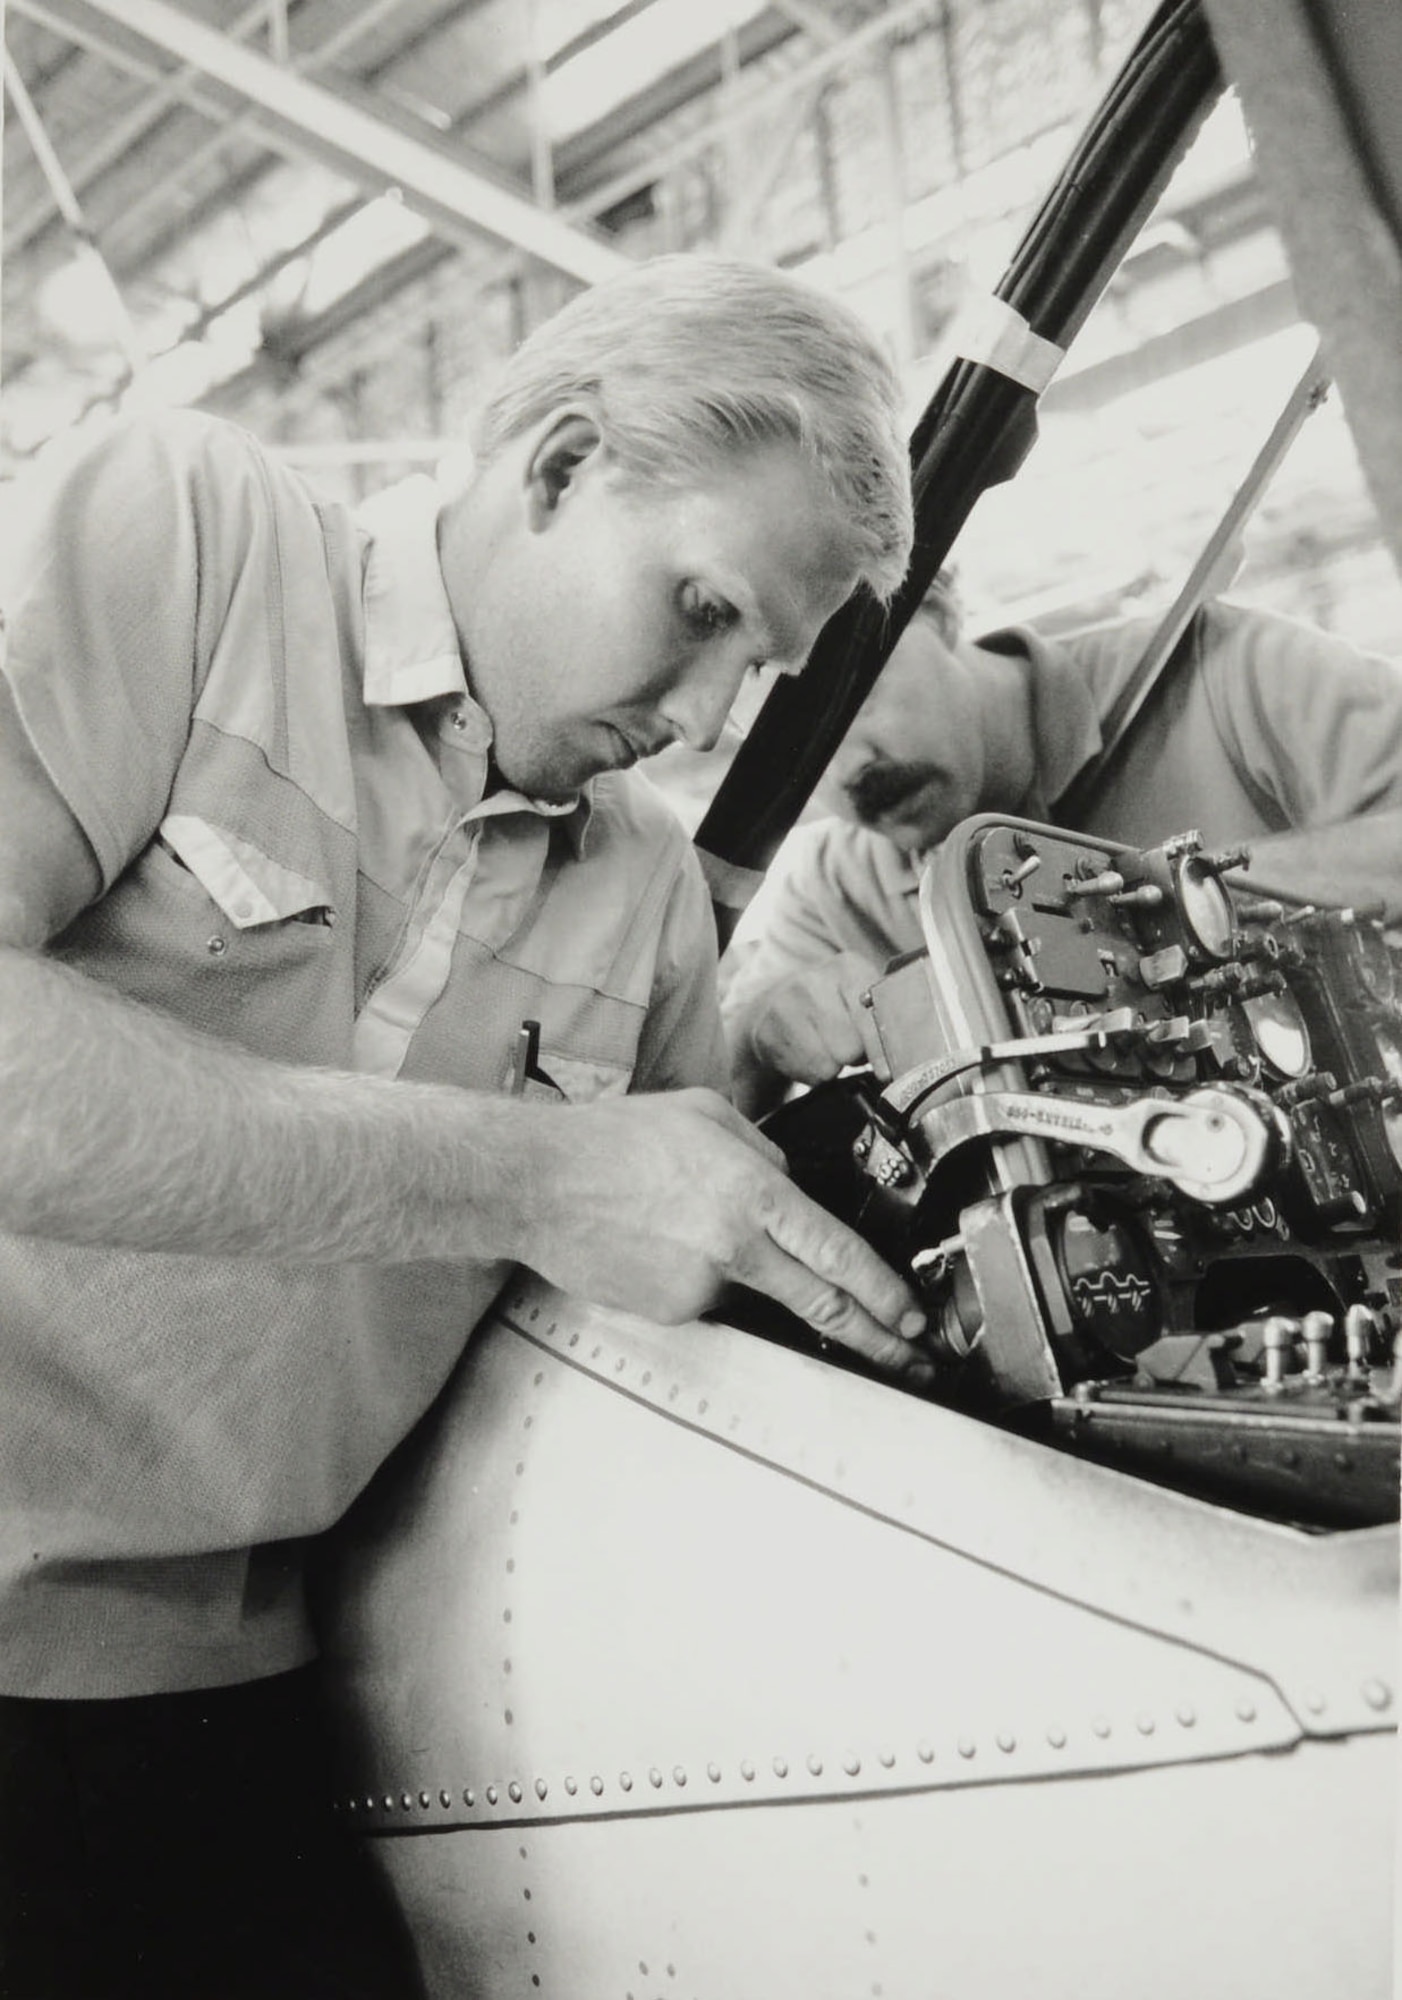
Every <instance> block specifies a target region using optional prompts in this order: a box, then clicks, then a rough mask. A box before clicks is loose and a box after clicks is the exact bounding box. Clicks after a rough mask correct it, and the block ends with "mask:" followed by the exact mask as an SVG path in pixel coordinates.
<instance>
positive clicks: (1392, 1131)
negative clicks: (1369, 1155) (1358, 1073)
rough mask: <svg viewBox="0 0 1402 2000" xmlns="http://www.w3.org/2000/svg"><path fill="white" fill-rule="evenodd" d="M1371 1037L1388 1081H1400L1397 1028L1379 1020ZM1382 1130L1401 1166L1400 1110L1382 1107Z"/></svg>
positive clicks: (1400, 1048)
mask: <svg viewBox="0 0 1402 2000" xmlns="http://www.w3.org/2000/svg"><path fill="white" fill-rule="evenodd" d="M1373 1038H1374V1040H1375V1041H1376V1042H1377V1045H1378V1056H1379V1058H1380V1060H1381V1062H1382V1066H1383V1073H1384V1075H1385V1076H1386V1077H1387V1079H1388V1082H1389V1083H1402V1037H1399V1034H1398V1030H1397V1029H1396V1028H1394V1027H1392V1026H1390V1025H1389V1024H1387V1023H1386V1022H1381V1021H1380V1022H1378V1023H1377V1025H1376V1026H1375V1027H1374V1029H1373ZM1383 1131H1384V1132H1385V1133H1386V1134H1387V1145H1388V1151H1389V1152H1390V1153H1391V1154H1392V1157H1393V1159H1394V1160H1396V1162H1397V1164H1398V1166H1400V1167H1402V1112H1399V1111H1397V1110H1396V1109H1395V1108H1394V1107H1393V1106H1391V1105H1387V1106H1384V1109H1383Z"/></svg>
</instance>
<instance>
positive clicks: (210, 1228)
mask: <svg viewBox="0 0 1402 2000" xmlns="http://www.w3.org/2000/svg"><path fill="white" fill-rule="evenodd" d="M528 1109H531V1110H534V1109H536V1107H525V1106H521V1105H517V1104H513V1103H511V1102H509V1101H508V1100H503V1099H497V1098H493V1097H489V1096H477V1095H474V1094H471V1093H469V1092H467V1091H462V1090H456V1089H453V1088H451V1087H450V1086H439V1085H432V1084H407V1083H387V1082H385V1081H384V1080H382V1079H380V1078H376V1077H366V1076H359V1075H356V1074H354V1073H340V1072H335V1071H325V1070H315V1069H306V1068H291V1067H287V1066H284V1065H281V1064H277V1063H273V1062H269V1061H266V1060H264V1059H262V1058H260V1057H256V1056H253V1055H249V1054H247V1053H246V1052H245V1051H243V1050H241V1049H239V1048H236V1047H233V1046H231V1045H230V1044H228V1043H226V1042H222V1041H218V1040H215V1039H213V1038H210V1037H205V1036H201V1035H198V1034H197V1033H195V1032H193V1031H192V1030H190V1029H187V1028H186V1027H185V1026H184V1025H183V1024H181V1023H179V1022H177V1021H174V1020H172V1019H169V1018H168V1017H166V1016H163V1015H161V1014H158V1013H156V1012H154V1011H153V1010H151V1009H149V1008H146V1007H144V1006H142V1005H139V1004H137V1003H134V1002H131V1001H128V1000H126V999H125V998H124V997H123V996H121V995H118V994H114V993H111V992H109V991H107V990H106V989H104V988H102V987H100V986H98V985H97V984H96V983H95V982H93V981H91V980H89V979H87V978H86V977H84V976H83V975H82V974H79V973H75V972H72V971H70V970H69V969H68V968H67V967H65V966H61V965H57V964H54V963H53V962H51V961H49V960H46V959H43V958H40V957H35V956H31V955H29V954H27V953H24V952H21V951H16V950H13V949H0V1226H4V1227H7V1228H9V1229H11V1230H14V1231H17V1232H19V1233H21V1234H27V1235H38V1236H47V1237H52V1238H56V1239H58V1240H61V1241H66V1242H72V1243H102V1244H108V1245H111V1246H114V1247H122V1248H127V1249H140V1250H171V1251H193V1252H199V1253H203V1254H206V1255H226V1256H260V1257H271V1258H278V1259H293V1260H305V1261H313V1262H324V1261H340V1260H348V1259H362V1258H363V1259H367V1260H373V1261H400V1260H404V1259H410V1258H418V1257H476V1258H483V1259H492V1258H497V1257H514V1256H516V1255H517V1254H518V1252H519V1248H520V1231H519V1226H518V1225H517V1224H516V1223H515V1220H514V1218H513V1216H512V1213H511V1211H512V1208H513V1206H515V1207H517V1208H519V1207H520V1205H521V1197H522V1195H523V1193H524V1190H523V1189H522V1187H521V1186H520V1185H519V1183H520V1182H521V1180H522V1179H523V1177H525V1176H527V1175H528V1174H529V1172H530V1167H529V1160H530V1154H531V1146H530V1143H529V1142H530V1138H531V1133H530V1129H529V1128H530V1126H531V1123H532V1121H531V1120H530V1119H529V1118H528V1117H525V1118H523V1117H522V1115H521V1114H522V1113H523V1112H526V1111H527V1110H528Z"/></svg>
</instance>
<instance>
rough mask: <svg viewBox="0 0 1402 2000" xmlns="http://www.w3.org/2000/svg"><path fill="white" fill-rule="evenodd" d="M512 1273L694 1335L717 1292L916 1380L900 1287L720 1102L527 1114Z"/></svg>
mask: <svg viewBox="0 0 1402 2000" xmlns="http://www.w3.org/2000/svg"><path fill="white" fill-rule="evenodd" d="M539 1116H540V1121H541V1122H540V1124H539V1126H538V1128H537V1130H536V1132H535V1134H534V1139H535V1141H536V1144H537V1147H539V1148H540V1149H541V1150H540V1151H539V1152H538V1153H537V1158H538V1161H539V1170H538V1171H537V1173H536V1174H535V1176H534V1177H533V1180H534V1184H533V1186H532V1188H531V1189H530V1191H529V1193H528V1195H527V1199H526V1201H525V1204H524V1206H525V1208H526V1209H527V1210H529V1211H530V1213H529V1217H528V1222H527V1228H526V1232H525V1235H524V1239H523V1242H522V1244H521V1247H520V1249H519V1252H518V1257H519V1261H520V1262H521V1263H523V1264H527V1265H529V1266H530V1268H531V1269H532V1270H534V1271H539V1272H540V1274H541V1275H542V1277H545V1278H548V1279H549V1280H550V1281H551V1282H552V1283H554V1284H557V1285H560V1286H561V1287H562V1288H563V1289H565V1290H568V1291H572V1292H576V1293H578V1294H580V1295H581V1296H582V1297H584V1298H587V1299H591V1300H593V1301H594V1302H595V1303H596V1304H598V1305H606V1306H619V1307H622V1308H623V1309H624V1310H626V1311H629V1312H636V1313H640V1314H644V1315H645V1316H646V1317H648V1318H650V1319H656V1320H662V1321H666V1322H676V1321H680V1320H686V1319H694V1318H695V1317H696V1316H697V1314H698V1313H701V1312H703V1311H705V1309H706V1308H707V1307H708V1306H710V1305H712V1304H714V1302H715V1300H716V1298H717V1296H718V1295H719V1293H720V1291H721V1289H722V1287H723V1286H724V1285H725V1284H726V1283H727V1281H730V1280H736V1281H739V1282H740V1283H743V1284H746V1285H749V1286H752V1287H753V1288H754V1289H755V1290H756V1291H761V1292H765V1293H767V1294H768V1295H769V1296H770V1297H771V1298H774V1299H778V1300H779V1302H780V1303H781V1304H782V1305H785V1306H787V1307H788V1308H789V1310H790V1311H791V1312H794V1313H796V1314H797V1315H798V1317H799V1318H800V1319H802V1320H805V1321H806V1322H807V1324H808V1325H809V1326H811V1327H812V1328H813V1329H814V1331H815V1332H816V1333H819V1334H822V1335H824V1336H825V1337H827V1338H828V1339H831V1340H836V1341H840V1342H841V1343H842V1344H843V1345H844V1346H846V1347H850V1348H853V1349H854V1350H855V1351H856V1352H857V1353H859V1354H863V1355H865V1356H866V1357H867V1358H868V1359H869V1360H871V1361H874V1362H876V1363H878V1365H880V1366H882V1367H885V1368H889V1369H891V1370H892V1371H913V1372H917V1373H918V1372H923V1370H924V1368H925V1366H926V1361H925V1357H924V1356H923V1354H922V1353H921V1352H920V1350H918V1349H916V1348H915V1347H913V1346H912V1344H911V1340H912V1336H914V1335H916V1334H918V1333H919V1332H920V1331H921V1330H922V1328H923V1325H924V1315H923V1313H921V1311H920V1309H919V1307H918V1305H917V1304H916V1300H915V1297H914V1295H913V1294H912V1292H911V1291H910V1289H909V1287H908V1286H907V1285H906V1284H905V1283H904V1282H903V1281H902V1280H901V1279H900V1278H898V1277H897V1276H896V1275H895V1273H894V1272H893V1271H891V1270H889V1269H888V1268H887V1266H886V1265H885V1264H883V1263H882V1261H881V1259H880V1258H879V1257H878V1256H877V1255H876V1253H875V1252H874V1251H873V1250H871V1249H869V1248H868V1246H867V1245H866V1244H865V1243H864V1242H863V1241H862V1239H861V1238H860V1237H859V1236H857V1235H855V1234H854V1233H853V1232H852V1231H851V1230H849V1229H847V1228H846V1227H845V1226H844V1225H843V1224H841V1223H839V1222H837V1221H835V1220H834V1218H833V1217H832V1216H830V1215H828V1214H827V1213H826V1211H825V1210H823V1209H821V1208H819V1207H818V1206H817V1204H816V1203H814V1202H812V1201H810V1200H809V1199H808V1197H807V1196H806V1195H804V1194H801V1193H800V1192H799V1190H798V1189H797V1188H796V1187H794V1186H793V1184H792V1183H791V1182H790V1181H789V1180H788V1178H787V1176H786V1173H785V1169H784V1162H783V1156H782V1154H780V1152H779V1151H778V1148H777V1147H775V1146H772V1145H771V1144H770V1143H769V1141H768V1140H767V1139H765V1138H764V1137H763V1136H762V1135H761V1134H760V1133H759V1132H757V1131H756V1130H755V1129H754V1127H753V1126H752V1125H750V1124H748V1123H747V1122H746V1120H745V1119H743V1118H742V1117H741V1116H740V1115H739V1113H738V1112H736V1111H735V1110H733V1109H732V1107H731V1106H730V1105H729V1104H727V1103H726V1101H725V1099H724V1098H723V1097H719V1096H717V1095H716V1093H715V1092H713V1091H709V1090H681V1091H675V1092H669V1093H666V1094H664V1095H659V1096H655V1097H649V1096H640V1097H627V1098H616V1099H610V1100H608V1101H607V1102H603V1103H598V1104H590V1105H582V1106H579V1107H576V1108H570V1109H566V1110H556V1109H554V1108H549V1109H546V1108H544V1107H542V1108H541V1111H540V1114H539Z"/></svg>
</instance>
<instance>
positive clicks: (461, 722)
mask: <svg viewBox="0 0 1402 2000" xmlns="http://www.w3.org/2000/svg"><path fill="white" fill-rule="evenodd" d="M448 720H449V722H451V723H452V725H453V727H454V729H466V727H467V715H466V712H465V711H464V710H463V709H461V708H455V709H454V710H453V712H452V714H451V715H450V716H449V717H448Z"/></svg>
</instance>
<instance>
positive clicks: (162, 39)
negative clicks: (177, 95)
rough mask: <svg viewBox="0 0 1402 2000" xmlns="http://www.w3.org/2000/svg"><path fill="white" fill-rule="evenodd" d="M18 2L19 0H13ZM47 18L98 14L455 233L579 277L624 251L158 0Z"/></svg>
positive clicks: (292, 147) (116, 1)
mask: <svg viewBox="0 0 1402 2000" xmlns="http://www.w3.org/2000/svg"><path fill="white" fill-rule="evenodd" d="M15 4H16V6H17V8H18V10H19V11H24V0H15ZM44 14H45V17H46V20H47V22H48V24H50V25H54V26H59V27H60V28H62V27H66V26H68V25H71V26H72V27H73V28H74V29H75V30H79V31H81V30H82V29H83V28H84V27H85V26H87V25H89V24H90V23H91V22H92V21H93V20H94V19H96V20H99V21H106V22H108V23H111V24H112V25H114V26H116V27H118V28H121V29H124V30H125V31H126V32H127V33H129V34H132V35H135V36H137V37H138V38H139V39H140V40H141V41H143V42H145V43H147V44H149V45H150V46H152V47H154V48H157V49H159V50H160V51H162V53H163V54H165V55H166V56H169V57H173V58H174V59H175V61H176V62H178V63H182V64H185V65H187V66H189V67H190V68H191V69H194V70H197V71H199V72H200V74H202V75H203V76H205V77H207V78H208V79H209V80H210V81H211V82H212V83H214V84H216V85H217V86H219V88H220V89H221V90H223V91H224V92H226V93H227V94H228V95H229V96H230V97H232V98H233V99H234V100H235V101H236V102H238V103H240V104H242V105H246V106H248V107H250V108H252V109H254V110H256V112H257V113H258V117H259V125H260V136H263V137H265V138H266V141H267V143H268V144H269V145H271V146H273V147H275V148H280V147H282V146H285V147H287V149H288V150H289V151H291V152H292V153H293V156H294V157H304V156H306V155H307V154H309V153H310V154H313V155H315V156H317V157H319V158H321V159H322V160H324V161H325V162H326V163H327V164H328V165H330V166H332V167H333V168H335V169H336V170H337V171H338V172H341V173H344V174H345V175H346V176H347V177H348V178H349V179H351V180H353V181H354V182H356V183H357V184H358V185H360V186H362V187H368V188H370V189H372V190H373V191H374V192H377V193H378V192H382V191H383V190H385V189H387V188H390V187H396V188H398V189H399V190H400V191H401V192H402V194H403V196H404V200H405V202H406V204H407V205H408V206H409V207H411V208H412V209H414V210H415V211H416V212H417V213H418V214H420V215H422V216H423V217H424V218H425V220H426V221H428V222H429V223H430V224H431V226H432V227H433V228H434V229H435V230H437V231H439V232H440V233H441V234H443V235H445V236H448V237H450V238H451V239H452V240H455V241H459V242H460V241H463V240H464V238H480V237H481V236H483V235H486V236H490V237H492V238H494V239H495V240H497V241H498V242H501V243H506V244H509V245H511V246H512V247H513V248H515V249H518V250H523V251H525V252H526V253H527V254H528V255H530V256H532V257H535V258H538V259H539V260H540V261H541V262H542V263H545V264H549V265H551V266H553V267H554V268H556V269H558V270H561V271H565V272H567V273H568V274H569V275H570V276H571V277H575V278H579V279H581V280H582V281H583V282H584V283H585V284H594V283H597V282H598V281H599V280H600V279H602V278H605V277H608V276H610V275H611V274H612V273H613V272H615V271H618V270H621V269H622V268H624V267H625V265H626V264H627V262H628V259H627V258H625V257H624V256H623V255H622V254H621V253H620V252H619V251H617V250H615V249H614V248H613V247H612V246H611V245H609V244H608V243H606V242H604V241H602V240H601V239H600V238H598V237H596V236H595V235H593V234H592V233H590V232H589V231H588V230H586V229H583V228H580V227H579V226H578V225H576V224H573V223H570V222H567V221H565V220H563V219H562V218H561V217H560V216H559V215H558V214H555V213H551V212H548V211H546V210H544V209H541V208H539V207H537V206H536V205H535V204H534V203H533V202H532V201H531V200H530V199H529V198H528V197H527V196H526V195H524V194H518V193H515V192H514V191H513V190H511V189H509V188H506V187H502V186H500V185H498V184H497V183H496V182H495V181H493V180H491V179H489V178H488V177H487V175H486V174H484V173H481V172H479V171H477V170H475V169H474V168H472V167H470V166H467V165H465V164H464V163H463V161H462V160H461V159H460V158H459V157H456V156H454V155H453V154H451V153H449V152H447V151H446V150H444V149H442V148H439V147H437V146H433V145H430V144H428V143H427V142H426V141H424V140H422V139H418V138H415V137H413V136H411V135H410V134H408V133H405V132H402V131H400V130H398V129H397V128H396V127H395V126H393V125H391V124H390V123H388V122H387V121H386V120H385V119H383V118H381V117H378V116H376V114H375V113H374V112H372V111H370V110H368V109H366V108H365V107H363V106H361V105H359V104H356V103H354V102H352V101H351V100H350V99H349V98H347V96H346V95H345V94H344V91H343V90H341V91H338V92H337V93H335V94H333V93H332V92H331V91H329V90H326V89H324V88H323V87H322V86H321V85H319V84H316V83H313V82H311V81H309V80H308V79H307V78H305V77H302V76H299V75H297V74H295V73H294V72H293V71H292V70H290V69H286V68H283V67H281V66H279V65H278V64H277V63H275V62H271V61H269V60H268V58H267V57H265V56H262V55H259V54H257V53H256V52H255V51H253V50H251V49H247V48H243V47H241V46H240V45H239V44H238V43H236V42H234V41H232V40H231V39H230V38H229V36H227V35H225V34H221V33H220V32H219V31H218V30H216V29H212V28H208V27H206V26H205V25H204V24H203V23H202V22H199V21H196V20H194V19H192V17H191V16H190V15H188V14H184V13H182V12H181V11H180V10H179V9H178V8H176V7H172V6H169V5H167V4H166V0H47V4H46V5H45V7H44Z"/></svg>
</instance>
